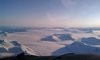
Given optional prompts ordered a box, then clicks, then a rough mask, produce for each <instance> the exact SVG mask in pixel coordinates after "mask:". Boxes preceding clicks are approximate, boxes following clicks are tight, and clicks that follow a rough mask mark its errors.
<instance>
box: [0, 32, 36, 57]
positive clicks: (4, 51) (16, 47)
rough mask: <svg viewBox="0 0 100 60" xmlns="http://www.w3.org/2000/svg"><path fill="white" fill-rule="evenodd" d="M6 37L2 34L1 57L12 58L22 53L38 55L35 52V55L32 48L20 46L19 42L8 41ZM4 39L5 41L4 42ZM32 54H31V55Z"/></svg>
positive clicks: (0, 41) (0, 35) (0, 39)
mask: <svg viewBox="0 0 100 60" xmlns="http://www.w3.org/2000/svg"><path fill="white" fill-rule="evenodd" d="M5 36H6V33H4V34H3V32H2V33H0V37H2V38H0V57H4V56H12V55H18V54H20V53H23V52H24V53H25V54H29V55H31V54H32V55H36V54H35V52H34V53H33V50H32V49H30V48H27V47H26V46H24V45H22V44H20V43H19V42H18V41H14V40H13V41H7V40H6V39H5V38H4V37H5ZM2 39H4V40H2ZM30 52H31V53H30Z"/></svg>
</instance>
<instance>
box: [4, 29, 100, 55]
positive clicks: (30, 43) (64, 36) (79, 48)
mask: <svg viewBox="0 0 100 60" xmlns="http://www.w3.org/2000/svg"><path fill="white" fill-rule="evenodd" d="M93 31H94V30H92V31H91V30H84V29H78V28H41V29H38V28H37V29H31V30H29V31H27V32H15V33H7V36H6V37H5V39H6V40H7V41H18V42H20V44H21V45H22V46H23V47H24V50H26V51H27V52H28V53H31V54H33V55H39V56H50V55H62V54H66V53H78V54H80V53H83V54H86V53H87V54H100V46H99V45H100V37H99V36H100V34H99V33H98V34H97V32H93ZM13 44H14V45H16V42H13ZM13 49H19V48H13ZM10 50H12V49H10Z"/></svg>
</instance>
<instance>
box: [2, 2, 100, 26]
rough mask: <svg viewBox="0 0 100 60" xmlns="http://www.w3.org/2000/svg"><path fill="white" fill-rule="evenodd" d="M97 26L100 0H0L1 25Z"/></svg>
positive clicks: (99, 14) (99, 22)
mask: <svg viewBox="0 0 100 60" xmlns="http://www.w3.org/2000/svg"><path fill="white" fill-rule="evenodd" d="M2 25H3V26H37V27H99V26H100V0H0V26H2Z"/></svg>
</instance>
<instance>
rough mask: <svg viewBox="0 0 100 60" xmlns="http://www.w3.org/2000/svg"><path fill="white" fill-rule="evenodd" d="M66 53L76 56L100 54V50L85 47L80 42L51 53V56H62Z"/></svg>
mask: <svg viewBox="0 0 100 60" xmlns="http://www.w3.org/2000/svg"><path fill="white" fill-rule="evenodd" d="M66 53H76V54H100V48H98V47H93V46H88V45H85V44H84V43H82V42H78V41H76V42H73V43H72V44H70V45H66V46H65V47H63V48H60V49H58V50H56V51H55V52H53V53H52V55H62V54H66Z"/></svg>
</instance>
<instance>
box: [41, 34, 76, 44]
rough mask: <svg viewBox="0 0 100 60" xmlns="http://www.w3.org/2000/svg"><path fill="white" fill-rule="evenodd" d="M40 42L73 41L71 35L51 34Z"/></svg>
mask: <svg viewBox="0 0 100 60" xmlns="http://www.w3.org/2000/svg"><path fill="white" fill-rule="evenodd" d="M41 40H42V41H55V42H57V41H66V40H74V39H73V38H72V36H71V34H53V35H50V36H47V37H44V38H42V39H41Z"/></svg>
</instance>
